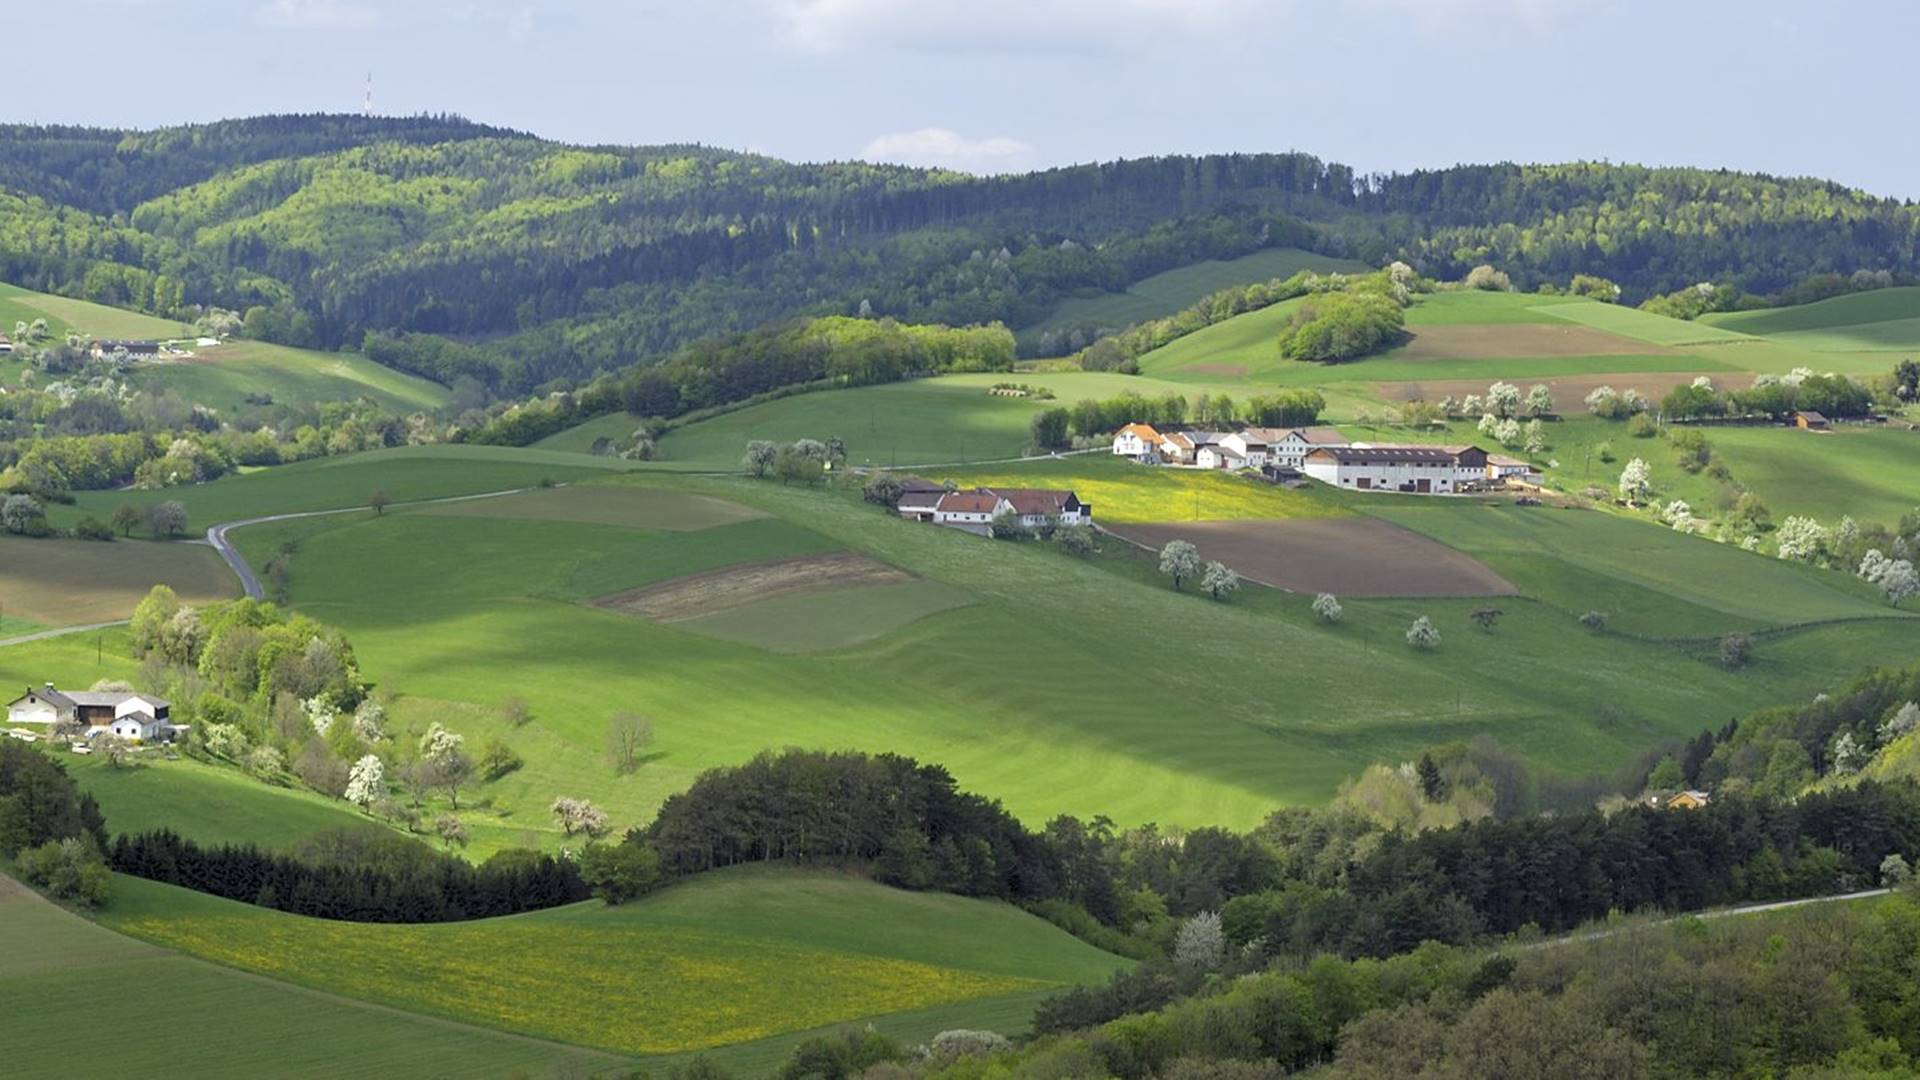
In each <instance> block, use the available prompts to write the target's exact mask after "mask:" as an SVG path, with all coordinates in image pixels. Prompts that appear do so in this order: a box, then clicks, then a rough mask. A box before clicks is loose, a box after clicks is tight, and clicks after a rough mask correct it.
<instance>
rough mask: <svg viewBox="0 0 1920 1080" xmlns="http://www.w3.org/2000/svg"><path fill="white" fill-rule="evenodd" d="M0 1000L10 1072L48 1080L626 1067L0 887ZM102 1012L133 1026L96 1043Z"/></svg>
mask: <svg viewBox="0 0 1920 1080" xmlns="http://www.w3.org/2000/svg"><path fill="white" fill-rule="evenodd" d="M116 884H117V885H118V886H119V887H121V890H122V895H123V896H124V895H127V894H128V893H136V892H141V891H142V890H145V891H148V892H159V891H162V890H164V888H165V887H164V886H157V885H152V884H150V883H147V882H142V881H138V880H136V879H133V878H120V879H118V880H117V883H116ZM0 995H3V996H4V997H5V999H6V1002H7V1006H6V1008H4V1009H0V1041H4V1045H5V1046H6V1052H5V1061H6V1066H5V1069H6V1071H7V1072H8V1074H9V1075H15V1076H32V1077H45V1078H49V1080H53V1078H64V1077H72V1078H76V1080H77V1078H92V1077H100V1076H142V1075H153V1074H155V1073H156V1071H158V1072H166V1071H171V1070H172V1069H173V1068H174V1067H176V1066H177V1067H179V1068H183V1069H186V1070H187V1071H190V1072H191V1073H192V1074H193V1075H194V1076H197V1077H220V1078H224V1077H232V1078H236V1080H241V1078H253V1077H259V1076H284V1077H315V1078H326V1080H335V1078H343V1077H344V1078H355V1080H384V1078H387V1077H394V1076H435V1077H450V1078H452V1077H473V1078H480V1077H498V1076H502V1075H507V1074H511V1073H515V1072H522V1073H525V1074H527V1075H535V1076H545V1075H550V1074H553V1073H555V1072H565V1073H566V1074H568V1075H585V1074H587V1073H589V1072H596V1071H602V1070H610V1069H614V1068H616V1067H624V1065H625V1063H626V1059H624V1058H621V1057H617V1056H614V1055H611V1054H605V1053H600V1052H597V1051H591V1050H581V1049H575V1048H572V1047H566V1046H560V1045H556V1044H554V1043H550V1042H545V1041H541V1040H537V1039H529V1038H524V1037H519V1036H514V1035H508V1034H504V1033H501V1032H495V1031H488V1030H484V1029H482V1028H477V1027H472V1026H469V1025H466V1024H456V1023H450V1022H448V1021H445V1020H442V1019H438V1018H429V1017H423V1016H416V1015H412V1014H409V1013H406V1012H402V1011H399V1010H396V1009H391V1008H386V1007H382V1006H378V1005H369V1004H363V1003H360V1002H355V1001H350V1000H347V999H345V998H341V997H336V996H334V995H332V994H327V993H320V992H316V991H314V990H309V989H306V988H303V987H298V986H292V985H289V984H286V983H281V982H276V981H274V980H271V979H264V978H261V977H259V976H256V975H249V974H245V973H243V972H240V971H234V970H231V969H229V968H226V967H222V966H219V965H216V964H211V963H208V962H206V961H203V960H196V959H193V958H191V957H187V956H183V955H181V954H179V953H177V952H173V951H171V950H168V949H163V948H159V947H156V946H154V945H152V944H149V943H146V942H142V941H137V940H135V939H133V938H130V937H125V936H123V935H121V934H118V933H115V932H114V931H112V930H109V929H106V928H105V927H102V926H98V925H96V924H94V923H91V922H88V921H87V920H85V919H83V918H81V917H79V916H78V915H73V914H70V913H68V912H66V911H63V910H61V909H60V908H57V907H55V906H53V905H52V904H50V903H48V902H47V901H45V900H43V899H41V898H40V897H39V896H37V895H34V894H33V893H30V892H28V891H27V890H26V889H24V888H23V887H21V886H18V885H16V884H15V883H14V882H13V881H12V880H11V879H9V878H6V877H4V876H0ZM109 1007H116V1008H125V1009H128V1010H135V1011H137V1012H138V1014H139V1015H138V1019H137V1021H135V1022H133V1023H131V1024H130V1025H128V1026H127V1028H126V1029H125V1030H123V1031H122V1032H120V1033H119V1034H116V1035H113V1036H111V1037H105V1036H103V1035H102V1032H101V1030H100V1027H99V1025H98V1023H97V1022H89V1021H88V1020H87V1019H86V1018H87V1017H89V1016H93V1017H96V1018H97V1016H98V1014H100V1013H101V1012H102V1010H103V1009H106V1008H109ZM316 1033H327V1034H326V1036H325V1037H316ZM343 1046H346V1047H349V1048H350V1052H348V1053H342V1052H341V1051H342V1047H343ZM166 1063H170V1064H166Z"/></svg>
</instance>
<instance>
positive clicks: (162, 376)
mask: <svg viewBox="0 0 1920 1080" xmlns="http://www.w3.org/2000/svg"><path fill="white" fill-rule="evenodd" d="M195 351H196V354H197V355H196V356H195V357H194V358H193V359H191V360H179V361H168V362H163V363H145V364H140V365H137V366H136V367H135V368H134V371H135V373H136V375H135V380H134V381H135V382H137V383H139V384H140V385H143V386H148V387H155V388H164V389H167V390H171V391H173V392H174V393H176V394H179V395H180V396H181V397H182V398H185V399H186V400H188V401H191V402H193V403H194V404H197V405H205V406H207V407H209V408H214V409H218V410H220V411H222V412H233V411H235V410H238V409H240V408H242V407H243V406H244V404H245V399H246V397H247V396H248V395H249V394H267V395H271V396H272V398H273V400H274V402H275V403H276V404H282V405H294V406H303V407H304V406H313V405H319V404H323V403H325V402H329V401H352V400H355V399H357V398H362V397H365V398H371V399H373V400H374V401H375V402H376V403H378V404H379V405H380V406H381V407H382V408H385V409H388V410H391V411H393V412H397V413H408V412H414V411H417V410H427V411H432V410H434V409H438V408H440V407H441V406H443V405H445V404H446V403H447V400H448V397H449V394H448V391H447V389H446V387H444V386H441V385H439V384H438V383H434V382H429V381H427V380H426V379H422V378H419V377H418V376H414V375H408V374H405V373H403V372H399V371H395V370H393V369H392V368H387V367H382V366H381V365H379V364H376V363H374V362H373V361H371V360H368V359H367V358H365V357H363V356H361V355H359V354H358V353H344V352H342V353H332V352H317V351H315V350H312V349H295V348H291V347H289V346H286V345H274V344H271V343H269V342H265V341H229V342H226V343H224V344H221V345H215V346H212V347H209V348H203V349H197V350H195Z"/></svg>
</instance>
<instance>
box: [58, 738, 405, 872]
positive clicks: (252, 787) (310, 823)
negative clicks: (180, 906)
mask: <svg viewBox="0 0 1920 1080" xmlns="http://www.w3.org/2000/svg"><path fill="white" fill-rule="evenodd" d="M55 756H56V757H57V758H58V759H59V760H60V761H61V762H62V763H63V764H65V765H66V767H67V772H68V773H69V774H70V775H71V776H72V777H73V778H74V780H75V781H76V782H77V783H79V784H80V786H81V787H82V788H84V789H86V790H87V791H89V792H91V793H92V794H93V797H94V798H95V799H97V800H99V802H100V812H101V813H103V814H105V815H106V818H107V829H108V831H109V832H111V833H116V834H117V833H137V832H144V831H146V830H148V829H156V828H162V827H165V828H170V829H172V830H174V831H175V832H178V833H180V834H181V835H182V836H186V837H188V838H189V839H193V840H197V841H199V842H200V843H203V844H257V845H259V846H260V847H263V848H269V849H274V850H284V849H286V848H290V847H292V846H293V845H294V844H296V843H298V842H299V841H301V840H304V839H306V838H308V837H310V836H312V835H314V834H315V833H318V832H321V831H323V830H326V829H338V828H343V827H345V828H364V827H367V826H368V825H369V819H367V818H366V817H364V816H362V815H361V814H359V813H357V812H355V811H354V809H353V808H352V807H350V806H349V805H347V804H346V803H344V802H338V801H335V800H333V799H329V798H327V797H325V796H323V795H319V794H316V793H314V792H312V791H308V790H304V789H298V790H296V789H293V788H281V787H272V786H269V785H267V784H263V783H261V782H260V781H258V780H255V779H253V778H252V777H250V776H248V775H247V774H245V773H243V772H241V771H239V770H238V769H230V768H223V767H219V766H214V765H207V764H204V763H202V762H198V761H194V760H192V759H191V758H184V757H183V758H181V759H180V760H178V761H166V760H163V759H161V758H158V757H154V756H144V757H142V758H141V759H140V760H141V763H140V764H139V765H137V766H132V767H126V768H118V769H116V768H114V767H113V766H111V765H108V764H107V763H106V762H105V761H104V760H102V759H99V758H95V757H90V756H81V755H76V754H59V753H56V754H55Z"/></svg>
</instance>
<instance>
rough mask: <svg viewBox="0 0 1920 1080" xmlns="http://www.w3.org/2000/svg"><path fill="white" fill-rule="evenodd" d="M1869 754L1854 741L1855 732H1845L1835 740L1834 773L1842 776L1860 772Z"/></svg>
mask: <svg viewBox="0 0 1920 1080" xmlns="http://www.w3.org/2000/svg"><path fill="white" fill-rule="evenodd" d="M1867 757H1868V754H1867V752H1866V750H1865V749H1863V748H1862V747H1861V746H1860V743H1859V742H1858V741H1857V740H1856V739H1854V737H1853V732H1851V731H1843V732H1841V733H1840V736H1839V738H1836V739H1834V740H1833V771H1834V772H1836V773H1839V774H1840V775H1841V776H1846V775H1847V774H1849V773H1856V772H1859V771H1860V766H1862V765H1865V764H1866V763H1867Z"/></svg>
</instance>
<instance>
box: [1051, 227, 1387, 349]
mask: <svg viewBox="0 0 1920 1080" xmlns="http://www.w3.org/2000/svg"><path fill="white" fill-rule="evenodd" d="M1372 269H1373V268H1372V267H1370V266H1368V265H1367V264H1365V263H1362V262H1356V261H1354V260H1352V259H1336V258H1332V257H1330V256H1326V255H1318V254H1315V253H1313V252H1311V251H1301V250H1300V249H1298V248H1268V249H1265V250H1263V251H1256V252H1254V253H1253V254H1251V255H1242V256H1241V257H1240V258H1237V259H1209V260H1207V261H1206V262H1200V263H1194V264H1193V265H1191V266H1183V267H1180V268H1178V269H1175V270H1168V271H1165V272H1163V273H1159V274H1155V275H1153V276H1152V277H1149V278H1142V279H1141V280H1139V281H1136V282H1134V283H1133V284H1132V285H1130V286H1128V287H1127V289H1126V291H1124V292H1117V293H1101V294H1100V295H1098V296H1084V297H1072V298H1070V299H1067V300H1063V301H1061V302H1060V303H1059V305H1058V306H1056V307H1055V308H1054V309H1053V310H1052V311H1051V312H1049V313H1048V314H1047V317H1046V318H1044V319H1042V320H1040V321H1039V322H1037V323H1034V324H1032V325H1030V326H1026V327H1022V328H1021V330H1020V339H1021V342H1022V344H1026V343H1028V342H1029V341H1031V342H1034V343H1037V342H1038V340H1039V337H1040V335H1041V334H1043V333H1045V332H1046V331H1048V330H1052V329H1055V328H1069V329H1071V328H1073V327H1081V326H1094V327H1100V328H1102V329H1108V330H1120V329H1124V328H1125V327H1128V326H1132V325H1133V324H1134V323H1139V322H1145V321H1147V320H1149V319H1158V318H1161V317H1162V316H1166V315H1171V314H1173V313H1174V312H1176V311H1179V310H1180V309H1181V308H1184V307H1187V306H1189V305H1191V304H1193V303H1194V302H1195V301H1197V300H1199V299H1200V298H1202V297H1204V296H1208V295H1210V294H1212V293H1215V292H1218V291H1220V290H1221V289H1224V288H1227V287H1228V286H1232V285H1251V284H1253V283H1254V282H1262V281H1271V280H1272V279H1274V278H1284V277H1291V276H1293V275H1294V274H1296V273H1298V272H1300V271H1302V270H1313V271H1317V272H1319V273H1323V274H1325V273H1334V272H1340V273H1349V274H1364V273H1366V272H1368V271H1369V270H1372Z"/></svg>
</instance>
